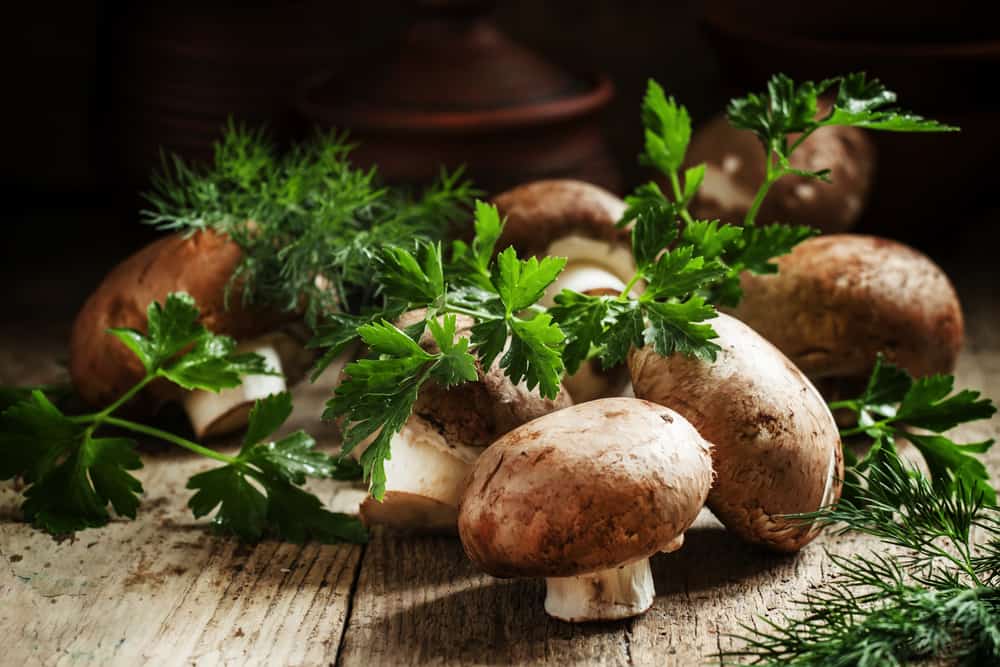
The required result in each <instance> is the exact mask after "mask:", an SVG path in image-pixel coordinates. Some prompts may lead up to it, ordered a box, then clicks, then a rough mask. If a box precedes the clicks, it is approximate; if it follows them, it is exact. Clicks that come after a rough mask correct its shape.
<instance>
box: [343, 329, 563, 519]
mask: <svg viewBox="0 0 1000 667" xmlns="http://www.w3.org/2000/svg"><path fill="white" fill-rule="evenodd" d="M424 313H425V311H424V310H423V309H421V310H415V311H410V312H408V313H404V314H403V316H402V317H401V318H400V319H399V320H398V321H397V322H396V325H397V326H399V327H401V328H405V327H407V326H409V325H412V324H414V323H415V322H418V321H420V320H421V319H423V318H424V317H425V314H424ZM457 324H458V327H457V331H456V333H455V335H456V336H463V335H464V336H468V335H469V330H470V328H471V327H472V325H473V320H472V319H471V318H468V317H466V316H464V315H459V316H457ZM419 342H420V345H421V346H422V347H424V348H425V349H427V350H429V351H434V352H437V351H438V349H437V344H436V343H435V341H434V339H433V337H432V336H431V335H430V333H429V332H425V333H424V335H423V336H422V337H421V339H420V341H419ZM476 370H477V375H478V380H476V381H475V382H468V383H466V384H463V385H460V386H457V387H452V388H444V387H441V386H440V385H438V384H436V383H434V382H428V383H426V384H424V386H423V387H422V388H421V390H420V393H419V395H418V396H417V401H416V403H415V404H414V407H413V414H412V415H411V416H410V418H409V419H408V420H407V422H406V424H404V426H403V429H402V430H401V431H400V432H399V433H398V434H396V435H395V436H393V438H392V441H391V443H390V447H391V451H392V457H391V458H390V459H388V460H386V462H385V474H386V479H387V482H386V491H385V495H384V497H383V499H382V501H377V500H375V499H374V498H371V497H369V498H366V499H365V501H364V502H363V503H362V504H361V518H362V519H363V520H364V521H365V523H367V524H369V525H375V524H381V525H386V526H389V527H392V528H394V529H396V530H405V531H413V532H421V533H445V534H454V533H455V526H456V521H457V518H458V501H459V496H460V494H461V491H462V485H463V480H464V478H465V476H466V474H467V473H468V471H469V468H470V467H471V465H472V464H473V463H474V462H475V460H476V459H477V458H478V457H479V455H480V454H481V453H482V452H483V450H484V449H485V448H486V447H487V446H488V445H489V444H490V443H492V442H493V441H494V440H496V439H497V438H498V437H499V436H501V435H503V434H504V433H507V432H508V431H510V430H511V429H513V428H515V427H517V426H520V425H521V424H523V423H525V422H527V421H531V420H532V419H535V418H536V417H540V416H542V415H544V414H548V413H550V412H553V411H555V410H559V409H562V408H565V407H568V406H569V405H570V404H571V400H570V397H569V395H568V394H567V393H566V392H565V391H561V392H560V394H559V395H558V396H557V397H556V398H555V399H548V398H543V397H542V396H541V395H540V394H539V393H538V392H537V391H530V390H529V389H528V387H527V386H526V385H525V384H524V383H523V382H522V383H520V384H514V383H513V382H511V381H510V378H508V377H507V376H506V375H504V372H503V370H502V369H501V368H500V362H499V359H497V360H496V361H494V362H493V365H492V366H491V367H490V368H489V369H488V370H483V369H482V368H481V367H480V366H479V365H478V362H477V369H476ZM373 440H374V435H373V436H371V437H370V438H368V439H367V440H366V441H363V442H362V443H361V444H360V445H359V446H358V447H356V448H355V449H354V450H353V452H352V453H353V454H354V456H356V457H357V458H360V456H361V454H362V453H363V452H364V450H365V448H366V447H367V446H368V445H369V444H371V442H372V441H373Z"/></svg>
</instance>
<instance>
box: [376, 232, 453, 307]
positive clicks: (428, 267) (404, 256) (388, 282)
mask: <svg viewBox="0 0 1000 667" xmlns="http://www.w3.org/2000/svg"><path fill="white" fill-rule="evenodd" d="M376 257H377V260H376V261H377V266H378V269H377V276H378V281H379V282H380V283H381V285H382V286H383V289H385V290H387V291H388V292H389V293H390V294H392V296H393V297H396V298H398V299H401V300H407V301H410V302H411V303H415V304H422V305H424V304H429V303H432V302H434V301H435V300H437V299H439V298H441V296H442V295H443V294H444V266H443V263H442V259H441V244H440V243H427V242H418V243H417V245H416V251H415V253H411V252H410V251H409V250H406V249H404V248H399V247H396V246H386V247H384V248H383V249H382V252H381V253H380V254H378V255H377V256H376Z"/></svg>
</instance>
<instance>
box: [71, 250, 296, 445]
mask: <svg viewBox="0 0 1000 667" xmlns="http://www.w3.org/2000/svg"><path fill="white" fill-rule="evenodd" d="M240 258H241V252H240V249H239V246H237V245H236V244H235V243H233V242H232V241H230V240H229V239H228V238H227V237H225V236H221V235H219V234H216V233H214V232H211V231H201V232H197V233H195V234H192V235H190V236H182V235H179V234H174V235H171V236H167V237H164V238H162V239H159V240H158V241H155V242H153V243H151V244H150V245H148V246H146V247H145V248H143V249H142V250H140V251H139V252H137V253H135V254H134V255H132V256H131V257H129V258H128V259H126V260H125V261H124V262H122V263H121V264H119V265H118V266H117V267H115V268H114V269H113V270H112V271H111V273H109V274H108V275H107V276H106V277H105V278H104V280H103V281H102V282H101V284H100V285H99V286H98V287H97V289H96V290H95V291H94V293H93V294H91V295H90V297H89V298H88V299H87V301H86V303H84V305H83V308H82V309H81V310H80V312H79V314H78V315H77V317H76V321H75V322H74V324H73V330H72V334H71V338H70V374H71V376H72V378H73V383H74V385H75V387H76V389H77V391H78V392H79V393H80V396H81V397H82V398H83V399H84V400H85V401H87V402H88V403H91V404H93V405H105V404H107V403H108V402H110V401H113V400H114V399H116V398H118V397H119V396H121V395H122V394H123V393H124V392H125V391H126V390H128V389H129V388H131V387H132V386H133V385H134V384H135V383H136V382H138V381H139V380H140V379H142V377H143V375H144V370H143V368H142V364H141V363H140V362H139V359H138V358H136V357H135V355H133V354H132V353H131V352H130V351H129V350H128V348H126V347H125V345H123V344H122V343H121V342H120V341H119V340H118V339H117V338H115V337H114V336H110V335H108V334H107V333H106V332H107V330H108V329H109V328H111V327H129V328H133V329H138V330H140V331H145V329H146V324H147V323H146V309H147V307H148V306H149V304H150V303H152V302H153V301H159V302H161V303H162V302H163V301H164V300H165V299H166V297H167V295H168V294H169V293H171V292H187V293H188V294H190V295H191V296H192V297H194V299H195V301H196V303H197V304H198V308H199V310H200V311H201V317H200V321H201V323H202V324H203V325H204V326H205V327H206V328H207V329H209V330H210V331H213V332H215V333H217V334H225V335H227V336H231V337H232V338H234V339H236V341H237V342H238V344H239V345H238V348H237V349H238V350H240V351H244V352H251V351H252V352H257V353H260V354H262V355H263V356H264V357H265V359H267V361H268V363H269V366H270V367H271V368H272V369H273V370H275V371H278V372H284V374H285V376H286V378H287V380H288V381H289V382H294V381H295V380H297V379H299V378H301V377H302V376H303V375H304V372H305V369H306V368H307V365H308V363H309V360H310V359H311V355H309V354H308V353H306V352H305V351H304V349H303V345H302V340H304V332H302V331H301V329H298V328H296V326H295V325H294V324H293V321H294V320H295V319H297V315H296V314H295V313H283V312H277V311H274V310H268V309H264V308H250V307H247V306H245V305H244V304H243V302H242V299H241V294H240V291H239V289H238V288H237V289H234V290H233V292H232V294H231V295H230V297H229V300H228V304H227V302H226V286H227V284H228V283H229V280H230V278H231V277H232V274H233V271H234V270H235V269H236V267H237V265H238V264H239V262H240ZM285 385H286V379H285V378H282V377H280V376H271V375H256V376H249V377H247V378H245V380H244V382H243V385H242V386H241V387H238V388H235V389H227V390H223V391H222V392H219V393H213V392H205V391H194V392H185V391H183V390H181V389H180V388H178V387H175V386H174V385H170V384H168V383H166V382H154V383H152V384H151V385H149V387H148V388H147V389H146V390H145V391H143V392H142V393H141V394H140V395H139V396H137V397H136V399H134V400H133V401H132V403H131V404H130V406H129V407H130V409H132V410H133V411H134V412H135V413H138V414H152V413H153V412H155V411H156V410H158V409H159V408H160V407H161V406H162V405H163V404H164V403H167V402H172V401H180V402H182V403H184V406H185V409H186V411H187V413H188V416H189V417H190V419H191V423H192V426H193V428H194V430H195V433H196V434H197V435H198V437H209V436H214V435H220V434H223V433H227V432H230V431H232V430H235V429H238V428H240V427H242V426H243V425H245V424H246V417H247V414H248V412H249V409H250V407H251V405H252V403H253V401H254V400H256V399H257V398H262V397H263V396H266V395H268V394H271V393H275V392H280V391H283V390H284V388H285Z"/></svg>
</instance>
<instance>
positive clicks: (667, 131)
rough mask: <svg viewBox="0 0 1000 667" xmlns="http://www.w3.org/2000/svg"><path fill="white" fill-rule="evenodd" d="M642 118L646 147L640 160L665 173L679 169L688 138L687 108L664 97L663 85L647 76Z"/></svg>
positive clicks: (689, 131)
mask: <svg viewBox="0 0 1000 667" xmlns="http://www.w3.org/2000/svg"><path fill="white" fill-rule="evenodd" d="M642 121H643V125H644V126H645V127H646V151H645V153H643V155H642V158H641V161H643V162H644V163H646V164H649V165H651V166H654V167H656V168H657V169H659V170H660V171H662V172H663V173H664V174H670V173H672V172H676V171H677V170H678V169H680V166H681V164H682V163H683V162H684V155H685V153H686V152H687V147H688V143H689V142H690V141H691V117H690V116H689V115H688V112H687V109H685V108H684V107H683V106H682V105H679V104H677V102H676V101H674V98H673V97H669V98H668V97H667V96H666V95H665V94H664V92H663V88H662V86H660V84H658V83H657V82H656V81H654V80H652V79H650V80H649V81H648V82H647V84H646V96H645V97H644V98H643V101H642Z"/></svg>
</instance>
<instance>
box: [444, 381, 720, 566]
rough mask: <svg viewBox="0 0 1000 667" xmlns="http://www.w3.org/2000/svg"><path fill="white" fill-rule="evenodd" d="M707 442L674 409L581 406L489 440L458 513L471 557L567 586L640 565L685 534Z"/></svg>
mask: <svg viewBox="0 0 1000 667" xmlns="http://www.w3.org/2000/svg"><path fill="white" fill-rule="evenodd" d="M709 449H710V445H709V444H708V443H707V442H705V440H704V439H703V438H702V437H701V436H700V435H698V432H697V431H695V430H694V428H693V427H692V426H691V424H689V423H688V422H687V421H685V420H684V418H683V417H681V416H680V415H678V414H677V413H676V412H674V411H673V410H670V409H668V408H664V407H662V406H659V405H655V404H653V403H650V402H648V401H641V400H637V399H634V398H605V399H600V400H597V401H590V402H589V403H581V404H580V405H575V406H573V407H571V408H567V409H565V410H562V411H560V412H555V413H552V414H550V415H546V416H544V417H540V418H538V419H536V420H534V421H531V422H529V423H527V424H525V425H523V426H521V427H519V428H517V429H515V430H513V431H511V432H510V433H508V434H507V435H506V436H504V437H502V438H500V439H499V440H497V441H496V442H495V443H493V445H491V446H490V447H489V448H488V449H487V450H486V451H485V452H484V453H483V455H482V456H481V457H479V459H478V461H477V462H476V465H475V468H474V469H473V471H472V473H471V474H470V476H469V478H468V483H467V485H466V489H465V492H464V494H463V496H462V503H461V506H460V508H459V518H458V530H459V535H460V537H461V539H462V545H463V546H464V548H465V552H466V553H467V554H468V556H469V558H471V559H472V561H473V562H475V563H476V565H478V566H479V567H480V568H482V569H483V570H484V571H486V572H488V573H490V574H492V575H494V576H498V577H516V576H526V577H540V576H543V577H569V576H577V575H582V574H587V573H592V572H596V571H599V570H605V569H609V568H614V567H618V566H621V565H624V564H626V563H629V562H632V561H634V560H638V559H641V558H646V557H648V556H650V555H652V554H654V553H656V552H657V551H659V550H661V549H663V548H665V547H667V546H668V545H670V544H671V543H672V542H674V541H675V540H676V539H677V538H678V537H679V536H681V535H682V534H683V533H684V531H685V530H687V529H688V527H689V526H690V525H691V524H692V523H693V522H694V520H695V518H696V517H697V516H698V512H699V510H700V509H701V507H702V505H703V504H704V501H705V496H706V494H707V493H708V489H709V486H710V485H711V481H712V468H711V457H710V455H709Z"/></svg>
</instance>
